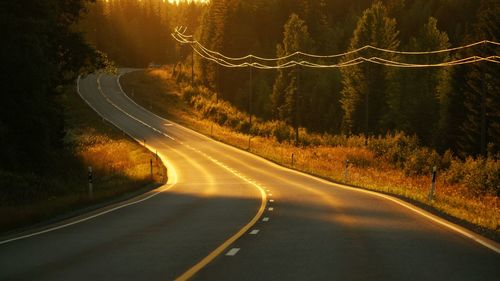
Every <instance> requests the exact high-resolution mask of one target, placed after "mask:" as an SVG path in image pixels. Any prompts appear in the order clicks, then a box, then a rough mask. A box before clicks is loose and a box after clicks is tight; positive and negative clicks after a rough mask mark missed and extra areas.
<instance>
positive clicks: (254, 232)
mask: <svg viewBox="0 0 500 281" xmlns="http://www.w3.org/2000/svg"><path fill="white" fill-rule="evenodd" d="M257 233H259V230H258V229H254V230H252V231H250V234H252V235H255V234H257Z"/></svg>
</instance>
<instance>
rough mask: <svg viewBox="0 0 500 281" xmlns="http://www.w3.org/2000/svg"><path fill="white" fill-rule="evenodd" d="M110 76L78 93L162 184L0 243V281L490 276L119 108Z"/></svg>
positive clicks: (321, 184)
mask: <svg viewBox="0 0 500 281" xmlns="http://www.w3.org/2000/svg"><path fill="white" fill-rule="evenodd" d="M126 71H130V70H123V69H122V70H120V74H123V73H124V72H126ZM118 77H119V76H115V75H104V74H93V75H89V76H87V77H82V78H81V79H79V83H78V90H79V93H80V95H81V96H82V98H83V99H84V100H85V101H86V102H87V103H88V104H89V106H91V107H92V108H93V109H94V110H95V111H96V112H97V113H99V114H100V115H101V116H102V117H103V118H104V119H106V120H108V122H111V123H112V124H114V125H115V126H117V127H118V128H120V129H121V130H123V131H124V132H125V133H127V134H128V135H130V136H131V137H133V138H135V139H136V140H138V141H140V142H141V143H143V144H144V143H145V144H146V146H147V147H148V148H149V149H150V150H151V151H154V152H158V154H159V155H160V157H161V158H162V160H163V161H164V162H165V163H166V165H167V167H168V172H169V182H168V183H167V184H166V185H165V186H162V187H160V188H159V189H158V190H155V191H152V192H149V193H147V194H145V195H143V196H140V197H138V198H134V199H132V200H129V201H127V202H124V203H120V204H117V205H114V206H110V207H107V208H104V209H102V210H98V211H95V212H93V213H91V214H87V215H83V216H80V217H78V218H74V219H71V220H68V221H64V222H60V223H58V224H56V225H50V226H47V227H44V228H42V229H37V230H33V231H30V232H27V233H23V234H19V235H17V236H13V237H6V238H2V239H1V240H0V280H93V281H95V280H173V279H175V278H179V279H180V280H183V279H189V278H193V279H194V280H454V281H456V280H468V281H469V280H481V281H485V280H492V281H494V280H500V279H499V276H500V253H499V251H500V250H499V245H498V244H497V243H495V242H492V241H489V240H487V239H484V238H482V237H480V236H478V235H476V234H474V233H472V232H469V231H467V230H464V229H462V228H460V227H457V226H455V225H452V224H449V223H447V222H446V221H443V220H441V219H439V218H436V217H434V216H432V215H430V214H428V213H426V212H424V211H421V210H419V209H416V208H415V207H412V206H411V205H409V204H406V203H404V202H401V201H399V200H397V199H393V198H390V197H387V196H384V195H380V194H375V193H372V192H368V191H363V190H356V189H353V188H349V187H345V186H341V185H338V184H333V183H329V182H327V181H324V180H321V179H318V178H315V177H312V176H309V175H305V174H302V173H299V172H296V171H292V170H289V169H286V168H283V167H280V166H278V165H276V164H273V163H271V162H269V161H266V160H264V159H262V158H259V157H257V156H254V155H252V154H249V153H247V152H245V151H241V150H238V149H235V148H233V147H230V146H227V145H224V144H221V143H219V142H216V141H213V140H211V139H210V138H208V137H205V136H202V135H200V134H198V133H196V132H194V131H191V130H189V129H187V128H184V127H182V126H180V125H178V124H176V123H173V122H171V121H168V120H165V119H162V118H160V117H158V116H156V115H154V114H152V113H150V112H148V111H147V110H145V109H143V108H142V107H140V106H138V105H137V104H135V103H134V102H133V101H131V100H130V99H129V98H128V97H127V96H126V95H125V93H124V92H123V91H122V89H121V87H120V84H119V79H118ZM35 137H36V136H35ZM95 188H98V187H95Z"/></svg>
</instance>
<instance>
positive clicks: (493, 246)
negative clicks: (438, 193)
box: [117, 69, 500, 254]
mask: <svg viewBox="0 0 500 281" xmlns="http://www.w3.org/2000/svg"><path fill="white" fill-rule="evenodd" d="M138 70H139V69H137V70H134V71H138ZM120 78H121V74H120V75H119V76H118V78H117V79H118V85H119V86H120V89H121V91H122V93H123V94H124V95H125V97H126V98H127V99H129V100H130V101H132V102H133V103H134V104H135V105H137V106H138V107H140V108H142V110H144V111H147V112H149V111H148V110H146V109H145V108H144V107H142V106H141V105H139V104H137V103H136V102H135V101H134V100H132V99H131V98H130V97H129V96H128V95H127V94H126V93H125V91H123V89H122V88H121V83H120ZM151 114H153V115H155V116H156V117H158V118H159V119H161V120H164V121H165V122H170V123H172V124H174V125H175V126H177V127H179V128H181V129H182V130H184V131H188V132H191V133H194V134H196V135H198V136H200V137H201V138H205V139H207V140H210V141H214V142H217V143H219V144H221V145H223V146H226V147H227V148H229V149H232V150H233V151H239V152H240V153H247V155H248V156H249V157H252V158H254V159H259V160H261V161H266V162H268V163H269V164H270V165H273V166H275V167H276V168H279V169H281V170H283V171H288V172H292V173H295V174H297V175H302V176H305V177H308V178H310V179H313V180H316V181H318V182H321V183H324V184H327V185H330V186H334V187H337V188H342V189H347V190H352V191H356V192H362V193H366V194H371V195H372V196H378V197H381V198H384V199H387V200H389V201H392V202H394V203H396V204H398V205H400V206H402V207H405V208H407V209H409V210H411V211H413V212H415V213H417V214H419V215H421V216H423V217H425V218H427V219H429V220H431V221H433V222H435V223H438V224H440V225H442V226H444V227H447V228H448V229H450V230H452V231H454V232H456V233H459V234H461V235H462V236H464V237H467V238H469V239H471V240H473V241H475V242H476V243H479V244H480V245H482V246H484V247H486V248H488V249H490V250H492V251H494V252H496V253H499V254H500V244H498V243H496V242H495V241H493V240H490V239H488V238H486V237H483V236H481V235H480V234H478V233H475V232H473V231H470V230H468V229H466V228H464V227H461V226H459V225H456V224H454V223H452V222H449V221H447V220H445V219H443V218H440V217H437V216H435V215H433V214H431V213H429V212H427V211H424V210H423V209H420V208H418V207H416V206H413V205H411V204H409V203H406V202H404V201H403V200H400V199H397V198H395V197H392V196H389V195H385V194H382V193H378V192H376V191H371V190H366V189H361V188H356V187H350V186H347V185H342V184H338V183H334V182H331V181H327V180H324V179H322V178H318V177H315V176H312V175H310V174H307V173H304V172H300V171H297V170H293V169H290V168H286V167H283V166H281V165H278V164H276V163H274V162H271V161H269V160H267V159H265V158H263V157H261V156H257V155H255V154H253V153H250V152H248V151H245V150H242V149H239V148H236V147H234V146H231V145H229V144H225V143H223V142H220V141H216V140H214V139H212V138H210V137H207V136H205V135H203V134H201V133H199V132H196V131H195V130H192V129H189V128H186V127H184V126H181V125H179V124H178V123H176V122H173V121H171V120H167V119H165V118H163V117H161V116H158V115H156V114H154V113H151Z"/></svg>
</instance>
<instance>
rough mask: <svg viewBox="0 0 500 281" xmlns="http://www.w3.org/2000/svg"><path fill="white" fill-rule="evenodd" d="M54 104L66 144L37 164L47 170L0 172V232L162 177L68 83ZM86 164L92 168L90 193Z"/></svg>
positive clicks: (145, 154) (140, 188)
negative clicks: (62, 123) (57, 104)
mask: <svg viewBox="0 0 500 281" xmlns="http://www.w3.org/2000/svg"><path fill="white" fill-rule="evenodd" d="M60 103H61V104H62V105H63V107H64V110H65V122H66V129H67V133H66V136H65V139H64V141H65V142H66V147H67V148H66V149H65V150H62V151H61V152H60V153H59V154H58V155H55V156H54V159H56V160H55V161H48V163H43V164H44V165H45V167H47V169H46V170H47V171H45V172H43V174H33V173H29V172H26V173H21V172H17V173H12V172H3V171H0V183H1V184H0V186H1V187H2V190H0V203H1V204H0V206H1V207H0V231H6V230H9V229H13V228H16V227H21V226H26V225H30V224H34V223H37V222H41V221H45V220H48V219H51V218H54V217H63V216H68V215H70V214H77V213H78V212H79V210H80V211H82V210H83V209H84V208H86V207H90V208H93V207H97V206H100V205H102V204H103V203H108V202H113V201H118V200H124V199H126V198H129V197H131V196H133V195H136V194H139V193H141V192H145V191H147V190H149V189H152V188H154V187H156V186H158V185H159V184H160V183H161V182H164V179H163V174H164V173H165V172H164V171H165V168H164V166H163V164H162V163H161V161H156V158H155V156H154V155H153V154H152V153H151V152H150V151H148V150H147V149H146V148H144V147H143V146H141V145H140V144H138V143H136V142H135V141H133V140H132V139H131V138H130V137H128V136H127V135H125V134H123V133H122V132H121V131H119V130H118V129H117V128H115V127H114V126H113V125H111V124H109V123H107V122H105V121H104V120H103V119H102V118H101V117H99V116H98V115H97V113H95V112H94V111H93V110H92V109H90V108H89V107H88V106H87V104H85V102H84V101H83V100H82V99H81V98H80V97H79V96H78V94H77V93H76V92H75V89H74V88H73V87H71V89H67V91H66V92H65V93H64V94H63V95H62V96H61V98H60ZM34 138H35V139H34V141H36V137H34ZM150 159H152V160H153V171H154V175H153V178H151V176H150ZM88 166H92V167H93V171H94V183H93V189H94V192H93V196H92V198H90V196H89V194H88V181H87V167H88ZM160 173H161V174H160Z"/></svg>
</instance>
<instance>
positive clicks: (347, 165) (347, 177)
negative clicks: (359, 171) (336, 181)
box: [344, 159, 349, 182]
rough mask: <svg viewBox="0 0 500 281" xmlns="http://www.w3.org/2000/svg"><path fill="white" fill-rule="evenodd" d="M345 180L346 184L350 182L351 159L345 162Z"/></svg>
mask: <svg viewBox="0 0 500 281" xmlns="http://www.w3.org/2000/svg"><path fill="white" fill-rule="evenodd" d="M344 180H345V181H346V182H347V181H348V180H349V159H346V160H345V170H344Z"/></svg>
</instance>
